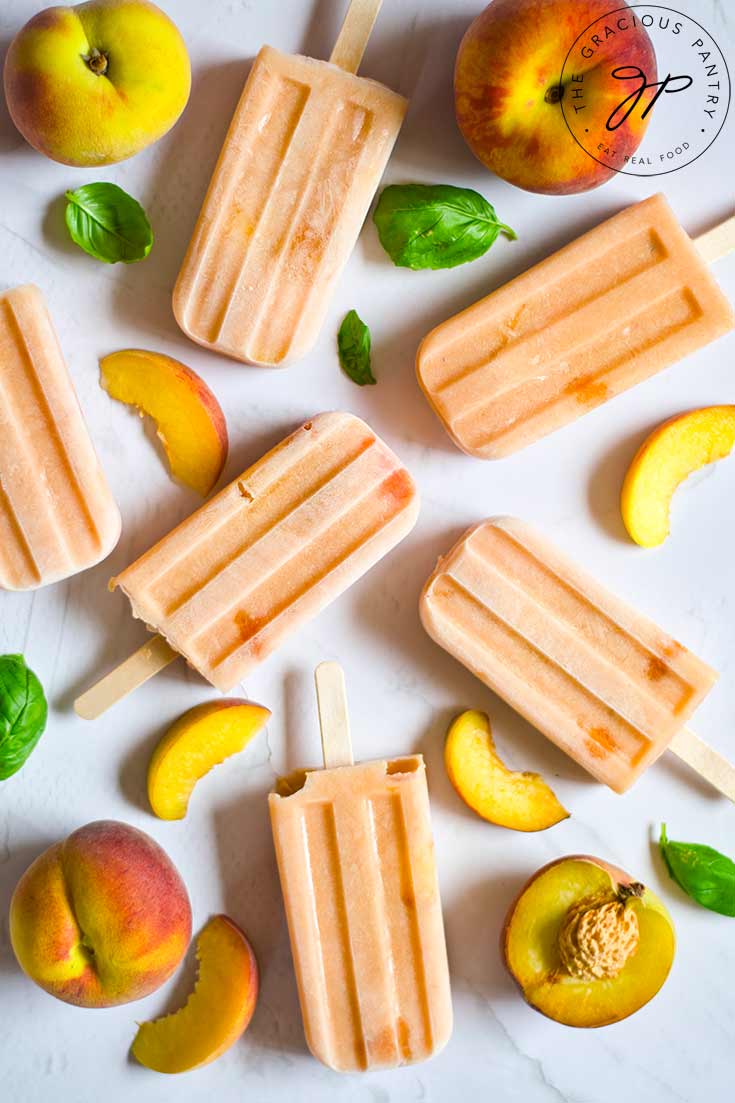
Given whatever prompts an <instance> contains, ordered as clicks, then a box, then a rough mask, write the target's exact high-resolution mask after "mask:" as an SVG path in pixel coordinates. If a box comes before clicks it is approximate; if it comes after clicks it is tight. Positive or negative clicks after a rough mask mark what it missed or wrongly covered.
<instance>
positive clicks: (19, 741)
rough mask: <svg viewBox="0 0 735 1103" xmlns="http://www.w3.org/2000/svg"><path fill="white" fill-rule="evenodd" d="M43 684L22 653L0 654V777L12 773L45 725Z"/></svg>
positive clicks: (45, 712) (45, 706)
mask: <svg viewBox="0 0 735 1103" xmlns="http://www.w3.org/2000/svg"><path fill="white" fill-rule="evenodd" d="M47 715H48V706H47V704H46V697H45V696H44V692H43V687H42V685H41V683H40V682H39V680H38V678H37V677H36V675H35V674H34V673H33V671H32V670H29V669H28V667H27V666H26V663H25V659H24V658H23V656H22V655H0V780H5V778H8V777H10V776H11V775H12V774H14V773H16V772H17V771H18V770H19V769H20V768H21V766H22V765H23V763H24V762H25V760H26V759H27V758H28V756H29V754H30V753H31V751H32V750H33V748H34V747H35V746H36V743H38V741H39V739H40V738H41V736H42V735H43V730H44V728H45V727H46V717H47Z"/></svg>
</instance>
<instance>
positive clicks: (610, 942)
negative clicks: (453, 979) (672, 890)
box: [502, 854, 676, 1027]
mask: <svg viewBox="0 0 735 1103" xmlns="http://www.w3.org/2000/svg"><path fill="white" fill-rule="evenodd" d="M675 948H676V937H675V934H674V925H673V923H672V920H671V917H670V915H669V913H668V912H667V910H666V908H665V907H664V905H663V904H662V903H661V901H660V900H659V899H658V897H657V896H655V894H654V893H652V892H651V890H650V889H648V888H645V887H644V886H643V885H641V884H640V883H639V882H636V881H634V880H633V879H632V878H631V877H630V876H629V875H628V874H627V873H624V872H623V871H622V870H620V869H618V868H616V867H615V866H611V865H609V864H608V863H606V862H604V861H602V860H601V859H599V858H592V857H588V856H586V855H576V854H575V855H570V856H569V857H566V858H559V859H557V860H556V861H554V862H551V863H549V865H547V866H544V867H543V868H542V869H540V870H539V871H538V872H537V873H535V874H534V876H533V877H532V878H531V879H530V881H528V882H527V884H526V885H525V886H524V887H523V889H522V890H521V892H520V894H519V895H518V897H517V899H516V900H515V902H514V903H513V905H512V906H511V908H510V911H509V913H508V916H507V918H506V921H505V926H504V929H503V937H502V953H503V957H504V960H505V964H506V967H507V969H508V971H509V972H510V974H511V976H512V977H513V979H514V980H515V981H516V983H517V984H518V986H519V988H520V989H521V992H522V993H523V996H524V998H525V1000H526V1001H527V1002H528V1003H529V1004H530V1005H531V1006H532V1007H534V1008H535V1009H536V1010H537V1011H540V1012H542V1014H544V1015H547V1016H548V1017H549V1018H551V1019H555V1020H556V1021H557V1022H559V1023H563V1024H565V1025H566V1026H576V1027H597V1026H606V1025H608V1024H609V1023H614V1022H618V1021H619V1020H621V1019H625V1018H627V1017H628V1016H629V1015H632V1014H634V1013H635V1012H636V1011H638V1010H639V1008H641V1007H643V1005H644V1004H646V1003H648V1001H649V1000H651V999H653V997H654V996H655V995H656V993H657V992H658V991H659V989H660V988H661V986H662V985H663V983H664V981H665V980H666V978H667V976H668V974H669V970H670V969H671V965H672V963H673V960H674V952H675Z"/></svg>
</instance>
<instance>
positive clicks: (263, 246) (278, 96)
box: [173, 0, 408, 365]
mask: <svg viewBox="0 0 735 1103" xmlns="http://www.w3.org/2000/svg"><path fill="white" fill-rule="evenodd" d="M379 7H380V0H353V3H352V5H351V7H350V10H349V13H348V16H347V19H346V21H345V25H344V27H343V30H342V33H341V35H340V38H339V40H338V42H337V45H336V46H335V49H334V51H333V54H332V59H331V61H329V62H327V61H315V60H313V59H312V58H307V57H292V56H290V55H286V54H282V53H279V51H278V50H274V49H273V48H272V47H270V46H264V47H263V48H262V49H261V51H260V53H259V54H258V56H257V58H256V59H255V63H254V65H253V68H252V71H251V73H250V76H249V78H248V81H247V83H246V85H245V89H244V91H243V94H242V97H241V99H240V103H239V104H238V107H237V110H236V112H235V116H234V118H233V120H232V123H231V125H230V129H229V132H228V135H227V138H226V140H225V144H224V146H223V148H222V152H221V154H220V158H219V161H218V163H217V167H216V168H215V171H214V175H213V177H212V181H211V184H210V186H209V191H208V192H207V195H206V197H205V200H204V205H203V207H202V211H201V214H200V216H199V220H198V222H197V225H196V229H195V231H194V236H193V237H192V239H191V244H190V245H189V249H188V252H187V254H186V257H185V259H184V263H183V266H182V269H181V272H180V274H179V278H178V281H177V283H176V287H175V289H174V298H173V305H174V313H175V315H176V319H177V321H178V323H179V325H180V326H181V328H182V329H183V331H184V333H186V334H187V336H189V337H191V338H192V340H194V341H197V342H198V343H199V344H201V345H205V346H206V347H207V348H211V349H214V350H216V351H217V352H221V353H223V354H224V355H225V356H231V357H233V358H234V359H235V360H242V361H245V362H247V363H251V364H268V365H283V364H286V363H287V362H290V361H293V360H296V359H298V358H299V357H301V356H304V355H305V354H306V353H307V352H308V351H309V349H310V348H311V346H312V345H313V344H314V342H315V341H316V338H317V336H318V334H319V330H320V329H321V326H322V323H323V321H324V317H325V315H326V312H327V308H328V306H329V301H330V297H331V294H332V291H333V289H334V285H335V283H336V281H337V279H338V278H339V275H340V273H341V271H342V269H343V267H344V265H345V264H346V262H347V260H348V258H349V256H350V253H351V252H352V249H353V247H354V245H355V242H356V240H357V236H358V234H359V232H360V227H361V226H362V223H363V221H364V218H365V215H366V213H367V210H368V207H369V206H370V203H371V201H372V198H373V196H374V195H375V191H376V189H377V186H378V183H379V181H380V177H381V176H382V174H383V169H384V168H385V165H386V162H387V160H388V158H389V156H390V153H391V150H392V148H393V144H394V142H395V140H396V138H397V136H398V131H399V130H400V127H401V123H402V122H403V117H404V115H405V113H406V108H407V106H408V105H407V103H406V100H405V99H404V98H403V97H402V96H399V95H397V94H396V93H395V92H391V91H390V89H388V88H385V87H384V86H383V85H381V84H378V83H377V82H376V81H372V80H366V79H365V78H363V77H357V76H355V72H356V70H357V67H358V66H359V64H360V60H361V57H362V51H363V49H364V47H365V44H366V43H367V38H368V34H369V32H370V29H371V28H372V24H373V21H374V19H375V16H376V15H377V10H378V8H379Z"/></svg>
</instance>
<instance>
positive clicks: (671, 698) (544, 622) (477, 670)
mask: <svg viewBox="0 0 735 1103" xmlns="http://www.w3.org/2000/svg"><path fill="white" fill-rule="evenodd" d="M420 612H421V620H422V623H423V625H424V628H425V629H426V631H427V632H428V633H429V635H430V636H431V637H432V639H434V640H435V641H436V642H437V643H438V644H439V645H440V646H441V647H443V648H444V649H445V650H446V651H448V652H449V653H450V655H453V656H454V657H455V658H456V659H458V660H459V661H460V662H461V663H463V664H464V666H466V667H467V668H468V670H471V671H472V673H473V674H475V675H477V677H478V678H480V680H481V681H483V682H484V683H485V684H486V685H488V686H489V687H490V688H491V689H492V690H494V691H495V692H496V693H497V694H498V696H499V697H502V698H503V699H504V700H505V701H507V702H508V704H509V705H511V706H512V708H514V709H515V710H516V711H517V712H519V713H520V714H521V716H524V717H525V718H526V720H528V721H529V722H530V723H531V724H533V725H534V726H535V727H537V728H538V729H539V731H541V732H543V734H544V735H546V736H547V737H548V738H549V739H550V740H551V741H552V742H553V743H556V744H557V746H558V747H560V748H561V749H562V750H563V751H565V752H566V753H567V754H568V755H569V756H570V757H571V758H573V759H574V760H575V762H578V763H579V765H580V766H582V767H584V769H585V770H588V771H589V773H591V774H592V775H593V777H596V778H597V779H598V781H602V782H604V783H605V784H606V785H609V786H610V788H611V789H614V790H615V792H617V793H623V792H625V790H626V789H628V788H629V787H630V786H631V785H632V784H633V782H634V781H636V779H637V778H638V777H639V776H640V775H641V774H642V773H643V771H644V770H645V769H646V768H647V767H648V766H650V765H651V764H652V763H653V762H655V761H656V759H657V758H658V757H659V755H660V754H662V753H663V751H664V750H666V748H667V747H670V748H671V749H672V750H674V751H675V752H676V753H677V754H678V755H679V756H680V757H682V758H684V759H685V760H686V761H687V762H688V763H689V765H691V766H693V768H694V769H695V770H697V771H698V772H699V773H701V774H702V776H704V777H705V778H706V779H707V780H708V781H710V782H711V783H712V784H713V785H715V786H716V787H717V788H719V789H720V791H721V792H724V793H725V795H727V796H729V797H730V799H732V800H735V768H734V767H733V766H731V765H730V764H729V763H728V762H726V761H725V760H724V759H723V758H721V756H719V755H718V754H717V753H716V752H715V751H713V750H712V749H711V748H709V747H708V746H707V745H706V744H705V743H702V741H701V740H699V739H697V737H696V736H695V735H693V733H691V732H688V731H685V730H684V724H685V722H686V721H687V720H688V718H689V717H690V716H691V714H692V712H693V711H694V709H695V708H696V707H697V705H699V703H700V702H701V701H702V699H703V698H704V696H705V695H706V694H707V693H708V692H709V690H710V689H711V687H712V685H713V684H714V682H715V680H716V678H717V675H716V673H715V671H713V670H712V669H711V668H710V667H708V666H707V665H706V663H704V662H702V660H701V659H698V658H697V656H696V655H693V654H692V653H691V651H688V650H687V649H686V648H685V647H683V646H682V645H681V644H680V643H677V641H676V640H674V639H672V638H671V636H669V635H667V633H666V632H664V631H663V629H661V628H659V627H658V626H657V625H655V624H654V623H653V622H652V621H650V620H648V618H647V617H644V616H643V615H642V614H640V613H638V612H637V611H636V610H634V609H632V608H631V607H630V606H629V605H627V604H626V603H625V602H623V601H621V600H620V598H618V597H616V596H615V595H614V594H612V593H610V591H609V590H606V589H605V588H604V587H602V586H601V585H600V584H599V583H598V582H596V581H595V579H593V578H592V577H591V576H590V575H588V574H586V573H585V572H584V571H582V570H581V569H580V568H579V567H577V566H576V564H575V563H573V562H572V560H570V559H569V558H567V556H565V555H563V554H562V553H561V552H560V551H559V550H558V549H557V548H555V547H554V546H553V545H552V544H551V543H550V542H549V541H548V540H546V539H544V537H543V536H541V535H540V534H539V533H538V532H537V531H535V530H534V529H533V528H532V527H531V526H530V525H527V524H525V523H524V522H522V521H518V520H516V519H515V518H500V519H494V520H488V521H483V522H481V523H480V524H478V525H475V526H474V528H471V529H470V530H469V531H468V532H466V533H465V534H464V536H463V537H462V538H461V539H460V540H459V541H458V543H457V544H455V546H454V547H453V548H452V549H451V551H450V552H449V553H448V554H447V555H446V556H444V557H443V558H441V559H440V560H439V563H438V565H437V567H436V570H435V571H434V573H433V574H432V575H431V577H430V578H429V580H428V582H427V583H426V586H425V587H424V590H423V593H422V595H421V603H420Z"/></svg>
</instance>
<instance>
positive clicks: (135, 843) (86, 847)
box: [10, 820, 191, 1007]
mask: <svg viewBox="0 0 735 1103" xmlns="http://www.w3.org/2000/svg"><path fill="white" fill-rule="evenodd" d="M190 938H191V908H190V906H189V897H188V896H187V893H186V888H185V887H184V883H183V881H182V880H181V877H180V876H179V874H178V872H177V870H176V868H175V866H174V865H173V863H172V862H171V860H170V859H169V858H168V856H167V855H166V854H165V852H164V851H163V850H162V849H161V847H160V846H159V845H158V843H156V842H154V841H153V839H151V838H150V837H149V836H148V835H146V834H145V833H144V832H143V831H138V830H137V829H136V828H134V827H129V826H128V824H125V823H117V822H115V821H114V820H100V821H98V822H96V823H89V824H87V825H86V827H80V828H79V830H78V831H74V832H73V834H71V835H70V836H69V837H68V839H65V840H64V841H63V842H60V843H55V844H54V845H53V846H51V847H49V848H48V850H45V851H44V853H43V854H41V855H40V856H39V857H38V858H36V860H35V862H33V864H32V865H31V866H30V867H29V868H28V869H27V870H26V872H25V873H24V874H23V876H22V877H21V879H20V881H19V882H18V884H17V886H16V889H15V892H14V893H13V898H12V900H11V902H10V940H11V942H12V945H13V950H14V951H15V956H16V958H17V959H18V963H19V965H20V967H21V968H22V969H23V971H24V972H25V973H27V975H28V976H29V977H30V978H31V980H33V981H35V982H36V984H38V985H39V986H40V987H41V988H44V989H45V990H46V991H47V992H49V993H50V994H51V995H52V996H56V997H57V999H60V1000H64V1001H65V1002H66V1003H73V1004H76V1005H77V1006H79V1007H114V1006H116V1005H117V1004H121V1003H129V1002H130V1001H131V1000H139V999H141V998H142V997H143V996H147V995H149V993H151V992H154V991H155V990H156V988H158V987H159V986H160V985H161V984H163V982H164V981H165V980H167V979H168V978H169V977H170V976H171V974H172V973H173V971H174V969H175V968H176V966H177V965H178V964H179V962H180V961H181V959H182V957H183V956H184V953H185V952H186V949H187V947H188V945H189V940H190Z"/></svg>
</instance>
